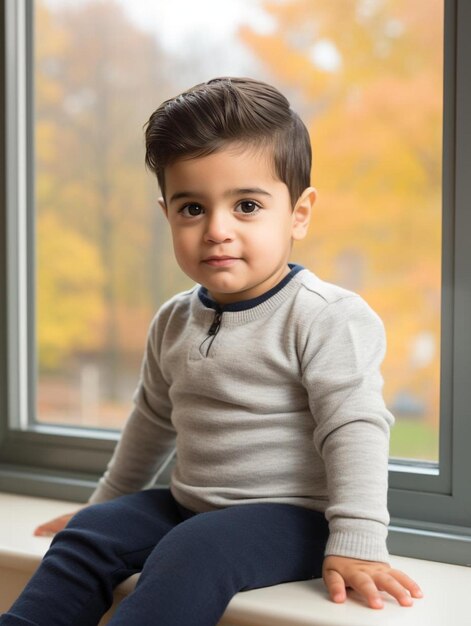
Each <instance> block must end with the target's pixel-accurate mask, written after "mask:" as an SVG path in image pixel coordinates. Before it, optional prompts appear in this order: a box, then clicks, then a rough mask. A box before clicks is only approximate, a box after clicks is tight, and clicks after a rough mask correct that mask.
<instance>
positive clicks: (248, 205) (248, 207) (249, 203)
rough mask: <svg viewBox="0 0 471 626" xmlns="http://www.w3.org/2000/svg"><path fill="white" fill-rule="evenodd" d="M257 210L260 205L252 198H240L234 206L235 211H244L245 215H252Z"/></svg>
mask: <svg viewBox="0 0 471 626" xmlns="http://www.w3.org/2000/svg"><path fill="white" fill-rule="evenodd" d="M237 209H240V210H237ZM258 211H260V206H259V205H258V204H257V203H256V202H253V200H242V202H239V204H238V205H237V207H236V213H244V214H245V215H252V214H253V213H258Z"/></svg>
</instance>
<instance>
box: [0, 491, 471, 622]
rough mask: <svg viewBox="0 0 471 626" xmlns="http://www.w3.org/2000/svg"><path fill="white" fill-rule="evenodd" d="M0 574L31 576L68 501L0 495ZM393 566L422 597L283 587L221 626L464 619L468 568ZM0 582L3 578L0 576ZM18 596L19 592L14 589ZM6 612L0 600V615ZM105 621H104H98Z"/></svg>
mask: <svg viewBox="0 0 471 626" xmlns="http://www.w3.org/2000/svg"><path fill="white" fill-rule="evenodd" d="M0 510H1V511H2V515H1V516H0V573H1V572H2V571H5V570H8V571H10V572H21V573H22V574H23V575H24V577H26V578H27V577H28V576H30V575H31V574H32V572H33V571H34V569H35V568H36V567H37V565H38V563H39V561H40V559H41V558H42V556H43V554H44V552H45V551H46V550H47V547H48V545H49V543H50V539H47V538H44V537H34V536H33V534H32V533H33V530H34V528H35V527H36V526H37V525H38V524H39V523H41V522H43V521H46V520H48V519H51V518H52V517H54V516H57V515H62V514H63V513H67V512H70V511H73V510H74V505H73V504H71V503H70V502H59V501H56V500H47V499H43V498H30V497H26V496H17V495H12V494H3V493H0ZM391 564H392V565H393V567H397V568H398V569H402V570H404V571H405V572H406V573H407V574H409V575H410V576H411V577H412V578H414V579H415V580H417V582H418V583H419V584H420V586H421V588H422V590H423V592H424V598H423V599H421V600H415V601H414V605H413V606H412V607H410V608H404V607H400V606H399V605H398V604H397V603H396V601H395V600H393V599H392V598H389V597H388V596H386V594H384V600H385V607H384V609H382V610H380V611H375V610H373V609H369V608H367V607H366V606H365V604H364V603H363V602H362V601H361V600H360V599H359V598H358V597H357V596H355V594H354V593H353V592H349V598H348V600H347V602H345V603H344V604H334V603H333V602H330V601H329V599H328V596H327V593H326V590H325V587H324V583H323V582H322V580H309V581H303V582H295V583H286V584H283V585H277V586H275V587H267V588H264V589H254V590H252V591H245V592H242V593H239V594H237V595H236V596H235V597H234V598H233V599H232V600H231V602H230V603H229V606H228V608H227V611H226V613H225V615H224V618H223V619H222V620H221V622H220V624H221V626H370V624H371V625H373V624H374V625H375V626H378V625H379V624H380V625H381V626H395V625H396V624H397V626H422V625H423V626H443V625H444V624H456V625H460V626H461V625H464V624H467V623H470V622H469V621H467V620H469V600H468V596H469V589H470V588H471V568H468V567H462V566H458V565H449V564H444V563H436V562H433V561H424V560H419V559H410V558H405V557H398V556H393V557H392V558H391ZM1 578H2V580H5V579H4V575H3V574H1ZM135 578H136V577H132V578H130V579H129V580H127V581H125V582H124V583H123V584H122V585H121V586H120V587H118V589H117V590H116V601H117V602H119V599H120V597H122V596H123V595H126V594H127V593H129V591H130V590H131V589H132V588H133V585H134V582H135ZM18 592H19V590H18ZM6 608H8V607H7V606H5V605H3V603H1V601H0V611H1V610H5V609H6ZM103 623H105V622H103Z"/></svg>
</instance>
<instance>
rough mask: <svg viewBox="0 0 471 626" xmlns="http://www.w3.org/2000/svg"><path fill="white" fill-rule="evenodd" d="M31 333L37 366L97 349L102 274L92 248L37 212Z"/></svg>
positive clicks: (101, 319)
mask: <svg viewBox="0 0 471 626" xmlns="http://www.w3.org/2000/svg"><path fill="white" fill-rule="evenodd" d="M37 242H38V244H37V246H38V250H37V261H38V263H37V267H38V275H37V334H38V344H39V354H40V366H41V367H44V368H54V367H56V366H57V365H58V364H59V363H60V362H63V360H64V359H65V358H66V357H67V356H69V355H70V354H71V353H72V352H73V351H75V350H79V351H80V350H96V349H98V348H99V347H100V344H101V337H102V325H103V322H104V312H105V310H104V304H103V297H102V287H103V283H104V272H103V268H102V265H101V261H100V258H99V255H98V254H97V252H96V250H95V248H94V246H92V245H90V244H89V243H88V242H87V241H86V240H85V239H84V238H83V237H81V236H80V235H79V234H77V233H76V232H75V231H72V230H71V229H70V228H68V227H67V226H65V225H64V224H61V223H60V220H59V219H58V218H57V217H56V216H55V215H53V214H51V213H46V212H43V213H42V214H41V215H40V216H39V218H38V221H37Z"/></svg>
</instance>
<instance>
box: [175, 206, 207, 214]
mask: <svg viewBox="0 0 471 626" xmlns="http://www.w3.org/2000/svg"><path fill="white" fill-rule="evenodd" d="M178 212H179V213H181V215H183V216H184V217H198V215H201V213H202V212H203V209H202V208H201V207H200V205H199V204H185V206H184V207H182V208H181V209H180V210H179V211H178Z"/></svg>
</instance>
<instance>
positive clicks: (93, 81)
mask: <svg viewBox="0 0 471 626" xmlns="http://www.w3.org/2000/svg"><path fill="white" fill-rule="evenodd" d="M34 7H35V15H34V42H35V49H34V57H35V65H34V67H35V70H34V81H35V87H34V90H35V103H34V113H35V197H36V255H37V263H36V267H37V277H36V279H37V297H36V306H37V317H36V319H37V329H36V333H37V342H38V346H37V348H38V363H37V380H38V389H37V398H38V406H37V421H38V422H40V423H56V424H57V423H60V424H62V425H65V426H67V425H69V426H74V427H77V426H78V427H81V426H83V427H87V428H100V429H103V428H105V429H108V428H110V429H120V428H121V427H122V425H123V423H124V421H125V419H126V417H127V415H128V413H129V411H130V409H131V396H132V393H133V391H134V389H135V387H136V385H137V381H138V377H139V369H140V363H141V358H142V354H143V349H144V345H145V339H146V334H147V329H148V326H149V323H150V321H151V319H152V317H153V315H154V313H155V311H156V310H157V308H158V307H159V306H160V304H162V303H163V302H164V301H165V300H166V299H167V298H169V297H170V296H171V295H173V294H174V293H176V292H177V291H180V290H182V289H186V288H187V287H189V286H191V282H190V281H189V279H188V278H186V277H185V276H184V275H183V274H182V273H181V271H180V270H179V268H178V266H177V265H176V262H175V261H174V259H173V255H172V249H171V240H170V236H169V231H168V228H167V225H166V223H165V222H164V219H163V217H162V215H161V211H160V209H159V207H158V204H157V199H158V196H159V191H158V188H157V183H156V180H155V179H154V178H153V177H152V176H151V174H150V173H149V172H147V171H146V170H145V167H144V135H143V125H144V124H145V122H146V121H147V119H148V118H149V116H150V114H151V113H152V111H153V110H154V109H155V108H157V106H158V105H159V104H160V103H161V102H162V100H164V99H166V98H169V97H172V96H174V95H177V94H178V93H180V92H181V91H183V90H185V89H187V88H188V87H190V86H191V85H193V84H195V83H198V82H203V81H206V80H209V79H210V78H213V77H215V76H227V75H229V76H230V75H244V76H251V77H254V78H259V79H261V80H264V81H267V82H269V83H272V84H274V85H275V86H277V87H278V88H279V89H280V90H281V91H282V92H283V93H285V95H287V97H288V99H289V100H290V102H291V104H292V107H293V108H294V109H295V110H296V111H298V113H299V114H300V115H301V117H302V118H303V120H304V122H305V123H306V125H307V127H308V128H309V131H310V134H311V139H312V144H313V152H314V162H313V169H312V184H313V185H314V186H315V187H316V188H317V189H318V192H319V199H318V202H317V203H316V205H315V209H316V210H315V213H314V217H313V220H312V225H311V229H310V234H309V236H308V238H307V239H306V240H304V241H303V242H302V243H300V244H298V246H297V247H295V249H294V252H293V260H294V261H297V262H299V263H301V264H303V265H305V266H306V267H308V268H309V269H311V270H312V271H314V272H315V273H316V274H318V275H319V276H320V277H321V278H323V279H324V280H328V281H331V282H334V283H337V284H339V285H342V286H343V287H346V288H347V289H352V290H354V291H356V292H358V293H360V294H361V295H362V296H363V297H364V298H365V299H366V300H367V302H368V303H369V304H370V305H371V306H372V307H373V308H374V309H375V310H376V311H377V312H378V313H379V315H380V316H381V317H382V319H383V321H384V323H385V326H386V332H387V337H388V353H387V357H386V360H385V362H384V365H383V376H384V378H385V398H386V402H387V404H388V407H389V408H390V410H391V411H392V412H393V413H394V415H395V417H396V420H397V421H396V426H395V427H394V429H393V431H392V439H391V455H392V457H394V458H403V459H420V460H427V461H435V462H436V461H438V443H439V441H438V427H439V401H440V398H439V388H440V368H439V364H440V307H441V297H440V292H441V276H440V269H441V212H442V201H441V194H442V174H441V172H442V113H443V111H442V108H443V105H442V102H443V28H444V24H443V0H414V2H411V1H410V0H335V2H328V1H326V0H272V1H271V2H265V1H263V0H224V2H220V1H218V0H198V2H196V3H195V2H194V1H190V0H159V2H148V1H146V0H36V1H35V3H34Z"/></svg>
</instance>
